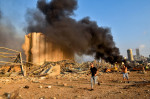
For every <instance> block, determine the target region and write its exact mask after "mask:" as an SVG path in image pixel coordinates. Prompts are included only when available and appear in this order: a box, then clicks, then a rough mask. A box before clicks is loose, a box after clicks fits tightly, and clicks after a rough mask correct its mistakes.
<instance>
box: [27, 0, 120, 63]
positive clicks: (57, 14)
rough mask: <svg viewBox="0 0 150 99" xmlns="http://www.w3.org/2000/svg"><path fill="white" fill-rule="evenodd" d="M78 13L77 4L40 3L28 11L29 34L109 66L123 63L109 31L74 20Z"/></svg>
mask: <svg viewBox="0 0 150 99" xmlns="http://www.w3.org/2000/svg"><path fill="white" fill-rule="evenodd" d="M76 9H77V1H76V0H51V2H46V0H38V2H37V9H36V10H31V9H29V10H28V11H27V15H26V20H27V23H28V26H27V31H28V32H42V33H45V35H46V36H47V37H48V40H50V41H51V42H54V43H56V44H58V45H60V46H61V47H64V48H66V49H67V50H68V51H71V52H73V53H77V54H79V55H83V54H86V55H95V58H96V59H100V58H102V59H104V60H106V61H107V62H110V63H114V62H121V61H122V56H120V53H119V49H118V48H117V47H116V46H115V43H114V41H113V37H112V35H111V32H110V29H109V28H103V27H99V26H98V25H97V23H96V22H95V21H91V20H90V18H89V17H85V18H83V19H81V20H80V21H76V20H75V19H73V18H71V16H72V15H74V10H76Z"/></svg>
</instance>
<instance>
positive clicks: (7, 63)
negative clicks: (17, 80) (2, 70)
mask: <svg viewBox="0 0 150 99" xmlns="http://www.w3.org/2000/svg"><path fill="white" fill-rule="evenodd" d="M0 63H5V64H14V65H21V63H13V62H5V61H0Z"/></svg>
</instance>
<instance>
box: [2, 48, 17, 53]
mask: <svg viewBox="0 0 150 99" xmlns="http://www.w3.org/2000/svg"><path fill="white" fill-rule="evenodd" d="M0 49H6V50H10V51H13V52H17V53H20V51H16V50H13V49H9V48H6V47H0Z"/></svg>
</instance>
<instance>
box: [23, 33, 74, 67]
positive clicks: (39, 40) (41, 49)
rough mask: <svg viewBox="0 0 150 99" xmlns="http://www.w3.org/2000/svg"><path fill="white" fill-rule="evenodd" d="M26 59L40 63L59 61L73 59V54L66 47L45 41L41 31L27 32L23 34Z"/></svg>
mask: <svg viewBox="0 0 150 99" xmlns="http://www.w3.org/2000/svg"><path fill="white" fill-rule="evenodd" d="M22 48H23V50H24V51H25V55H26V61H28V62H32V63H34V64H38V65H42V64H43V63H44V62H45V61H61V60H65V59H74V54H73V53H72V52H70V51H69V50H68V51H67V49H63V48H61V47H60V46H58V45H57V44H54V43H52V42H48V41H46V37H45V35H44V34H42V33H36V32H34V33H29V34H28V35H25V43H24V44H23V47H22Z"/></svg>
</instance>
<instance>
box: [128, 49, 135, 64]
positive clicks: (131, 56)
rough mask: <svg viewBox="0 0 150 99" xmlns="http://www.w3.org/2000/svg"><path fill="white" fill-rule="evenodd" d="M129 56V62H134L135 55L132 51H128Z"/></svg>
mask: <svg viewBox="0 0 150 99" xmlns="http://www.w3.org/2000/svg"><path fill="white" fill-rule="evenodd" d="M127 55H128V60H129V61H134V59H133V54H132V49H128V50H127Z"/></svg>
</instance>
